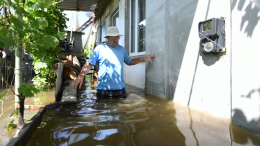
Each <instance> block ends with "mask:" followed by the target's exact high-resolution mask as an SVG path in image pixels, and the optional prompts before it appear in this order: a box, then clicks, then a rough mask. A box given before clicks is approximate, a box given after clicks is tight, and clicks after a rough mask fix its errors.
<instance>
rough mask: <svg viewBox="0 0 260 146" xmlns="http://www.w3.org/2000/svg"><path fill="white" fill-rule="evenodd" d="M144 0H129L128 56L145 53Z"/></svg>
mask: <svg viewBox="0 0 260 146" xmlns="http://www.w3.org/2000/svg"><path fill="white" fill-rule="evenodd" d="M145 2H146V0H131V14H130V15H131V16H130V18H131V22H130V24H131V27H130V29H131V30H130V35H131V36H130V40H131V41H130V42H131V43H130V56H135V55H142V54H145V26H146V21H145V20H146V15H145V10H146V9H145V7H146V4H145Z"/></svg>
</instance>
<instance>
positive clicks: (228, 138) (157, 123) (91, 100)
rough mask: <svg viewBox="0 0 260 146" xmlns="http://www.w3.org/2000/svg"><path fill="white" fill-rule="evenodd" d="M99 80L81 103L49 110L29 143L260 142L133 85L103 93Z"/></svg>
mask: <svg viewBox="0 0 260 146" xmlns="http://www.w3.org/2000/svg"><path fill="white" fill-rule="evenodd" d="M93 82H96V81H95V80H91V79H88V82H86V84H85V87H83V90H79V91H78V98H79V99H78V100H79V102H78V103H77V104H75V105H66V106H63V107H60V108H58V109H56V110H49V111H47V112H46V114H45V116H44V118H43V122H42V125H41V126H40V127H39V128H38V129H37V130H36V131H35V133H34V134H33V136H32V137H31V139H30V140H29V141H28V143H27V145H28V146H35V145H41V146H51V145H59V146H65V145H71V146H73V145H75V146H79V145H112V146H115V145H130V146H132V145H133V146H134V145H142V146H164V145H165V146H172V145H176V146H185V145H187V146H199V145H200V146H235V145H236V146H237V145H243V146H245V145H247V146H252V145H257V146H259V145H260V134H256V133H253V132H251V131H248V130H246V129H244V128H241V127H239V126H236V125H233V124H231V123H230V121H229V120H227V119H222V118H218V117H215V116H212V115H209V114H207V113H205V112H201V111H198V110H194V109H191V108H188V107H186V106H182V105H179V104H177V103H174V102H173V101H171V100H166V99H161V98H159V97H156V96H153V95H149V94H146V93H145V92H144V90H141V89H139V88H135V87H133V86H129V85H127V86H126V91H127V95H128V96H127V98H126V99H114V98H111V99H102V100H100V99H97V98H96V95H95V84H93Z"/></svg>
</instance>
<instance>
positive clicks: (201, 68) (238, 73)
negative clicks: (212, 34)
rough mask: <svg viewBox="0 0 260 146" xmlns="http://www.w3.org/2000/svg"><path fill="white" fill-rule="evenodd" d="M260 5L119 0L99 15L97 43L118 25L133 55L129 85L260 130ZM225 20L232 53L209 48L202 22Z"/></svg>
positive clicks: (221, 0)
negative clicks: (134, 62)
mask: <svg viewBox="0 0 260 146" xmlns="http://www.w3.org/2000/svg"><path fill="white" fill-rule="evenodd" d="M259 11H260V3H259V1H257V0H250V1H249V0H248V1H245V0H162V1H154V0H112V1H111V2H110V4H109V5H107V7H106V8H105V9H104V12H103V13H102V15H101V17H99V18H97V20H98V25H97V28H96V29H97V35H96V36H97V38H96V41H97V43H98V44H99V43H102V42H105V41H106V40H105V39H104V38H103V36H104V35H105V32H106V28H108V27H109V26H117V27H118V28H119V31H120V33H121V34H123V36H122V37H121V39H120V41H119V44H120V45H122V46H124V47H125V49H126V51H127V52H128V54H129V56H130V57H131V58H139V57H142V56H144V55H147V54H154V55H155V56H156V57H155V58H154V59H152V63H140V64H138V65H135V66H127V65H125V66H124V80H125V82H126V83H127V84H130V85H134V86H136V87H139V88H142V89H145V90H146V92H147V93H150V94H153V95H157V96H159V97H161V98H169V99H172V100H174V101H176V102H178V103H181V104H183V105H186V106H190V107H192V108H196V109H199V110H202V111H206V112H208V113H210V114H213V115H216V116H219V117H224V118H227V119H230V120H231V121H232V122H233V123H235V124H238V125H241V126H243V127H245V128H248V129H250V130H253V131H255V132H258V133H260V68H259V67H258V66H257V64H258V63H259V62H260V57H259V54H260V50H259V49H258V47H259V44H258V39H259V38H260V37H259V35H260V33H258V32H260V25H259V24H258V21H259V19H260V18H259V16H258V15H259ZM211 18H223V19H224V20H225V24H224V26H223V27H224V29H225V40H226V41H225V46H223V47H225V48H226V52H225V53H215V54H213V53H203V52H202V50H203V47H204V46H203V44H202V42H201V39H200V38H199V32H198V24H199V23H200V22H201V21H205V20H208V19H211Z"/></svg>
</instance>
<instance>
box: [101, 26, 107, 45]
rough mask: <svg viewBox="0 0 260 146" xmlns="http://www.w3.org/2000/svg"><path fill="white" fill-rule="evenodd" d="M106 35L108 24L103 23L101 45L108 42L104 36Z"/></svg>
mask: <svg viewBox="0 0 260 146" xmlns="http://www.w3.org/2000/svg"><path fill="white" fill-rule="evenodd" d="M105 35H106V22H104V23H103V25H102V27H101V31H100V43H103V42H105V41H106V38H104V36H105Z"/></svg>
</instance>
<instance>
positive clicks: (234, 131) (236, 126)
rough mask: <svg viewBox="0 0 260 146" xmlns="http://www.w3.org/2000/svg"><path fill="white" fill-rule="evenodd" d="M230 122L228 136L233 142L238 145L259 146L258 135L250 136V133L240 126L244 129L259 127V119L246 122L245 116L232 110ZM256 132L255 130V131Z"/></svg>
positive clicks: (259, 137) (239, 111) (259, 139)
mask: <svg viewBox="0 0 260 146" xmlns="http://www.w3.org/2000/svg"><path fill="white" fill-rule="evenodd" d="M233 113H234V114H233V117H232V122H233V123H230V134H231V138H232V140H233V141H234V142H236V143H239V144H249V143H251V145H255V146H260V135H259V134H252V132H251V131H249V130H247V129H245V128H241V126H240V125H241V124H242V125H243V126H246V127H248V128H249V127H260V119H258V120H252V121H250V122H248V121H247V119H246V116H245V115H244V113H243V111H241V110H240V109H234V110H233ZM255 130H257V129H255ZM258 131H259V130H258Z"/></svg>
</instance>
